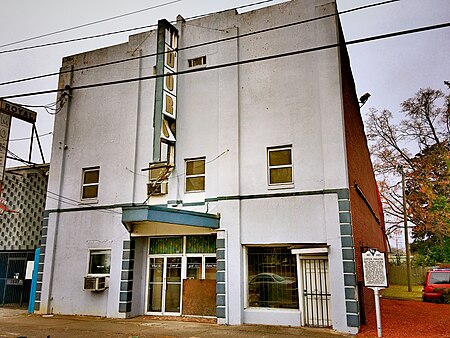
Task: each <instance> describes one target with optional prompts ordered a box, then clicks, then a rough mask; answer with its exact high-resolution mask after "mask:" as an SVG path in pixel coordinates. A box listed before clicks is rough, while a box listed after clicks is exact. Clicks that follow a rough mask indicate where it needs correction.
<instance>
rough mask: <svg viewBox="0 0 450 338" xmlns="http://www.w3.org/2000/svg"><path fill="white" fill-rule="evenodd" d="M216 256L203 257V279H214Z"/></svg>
mask: <svg viewBox="0 0 450 338" xmlns="http://www.w3.org/2000/svg"><path fill="white" fill-rule="evenodd" d="M216 272H217V261H216V257H205V279H214V280H215V279H216Z"/></svg>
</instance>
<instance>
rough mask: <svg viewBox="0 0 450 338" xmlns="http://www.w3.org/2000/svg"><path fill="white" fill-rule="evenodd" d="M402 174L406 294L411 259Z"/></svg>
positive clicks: (409, 283)
mask: <svg viewBox="0 0 450 338" xmlns="http://www.w3.org/2000/svg"><path fill="white" fill-rule="evenodd" d="M400 170H401V173H402V193H403V225H404V232H405V251H406V275H407V279H408V292H411V291H412V289H411V259H410V256H411V254H410V252H409V236H408V214H407V210H406V189H405V172H404V170H403V168H402V167H401V168H400Z"/></svg>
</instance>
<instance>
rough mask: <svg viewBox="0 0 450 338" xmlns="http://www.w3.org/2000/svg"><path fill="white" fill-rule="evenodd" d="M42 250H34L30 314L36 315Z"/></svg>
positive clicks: (29, 304) (29, 303)
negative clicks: (35, 302) (35, 308)
mask: <svg viewBox="0 0 450 338" xmlns="http://www.w3.org/2000/svg"><path fill="white" fill-rule="evenodd" d="M40 254H41V249H39V248H37V249H36V250H34V264H33V276H32V277H31V290H30V301H29V302H28V313H34V301H35V299H36V287H37V276H38V267H39V256H40Z"/></svg>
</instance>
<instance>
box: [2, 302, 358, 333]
mask: <svg viewBox="0 0 450 338" xmlns="http://www.w3.org/2000/svg"><path fill="white" fill-rule="evenodd" d="M227 336H232V337H233V338H241V337H242V338H247V337H260V338H261V337H265V338H282V337H283V338H285V337H322V338H339V337H351V336H346V335H342V334H338V333H335V332H333V331H332V330H328V329H311V328H299V327H282V326H265V325H238V326H225V325H217V324H210V323H199V322H186V321H175V320H170V321H168V320H155V319H151V318H149V317H138V318H132V319H110V318H99V317H89V316H59V315H55V316H50V317H49V316H38V315H28V314H27V313H26V311H25V310H17V309H9V308H0V337H1V338H6V337H7V338H11V337H14V338H19V337H26V338H32V337H33V338H60V337H64V338H65V337H77V338H87V337H89V338H93V337H96V338H97V337H117V338H119V337H127V338H147V337H158V338H162V337H164V338H181V337H183V338H203V337H208V338H214V337H227Z"/></svg>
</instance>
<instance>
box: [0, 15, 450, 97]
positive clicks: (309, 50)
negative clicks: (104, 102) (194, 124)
mask: <svg viewBox="0 0 450 338" xmlns="http://www.w3.org/2000/svg"><path fill="white" fill-rule="evenodd" d="M449 26H450V22H446V23H442V24H437V25H432V26H425V27H420V28H414V29H408V30H404V31H397V32H393V33H387V34H381V35H375V36H371V37H367V38H361V39H356V40H352V41H347V42H343V43H333V44H329V45H322V46H318V47H312V48H307V49H300V50H294V51H290V52H285V53H279V54H272V55H268V56H262V57H258V58H252V59H246V60H241V61H235V62H229V63H223V64H218V65H213V66H209V67H205V68H193V69H187V70H182V71H178V72H173V73H170V74H157V75H150V76H143V77H137V78H129V79H123V80H116V81H108V82H101V83H92V84H88V85H81V86H75V87H72V90H80V89H89V88H95V87H103V86H111V85H120V84H126V83H130V82H136V81H147V80H153V79H157V78H161V77H166V76H168V75H170V76H174V75H186V74H192V73H199V72H204V71H210V70H217V69H222V68H227V67H234V66H239V65H245V64H249V63H255V62H261V61H268V60H273V59H278V58H284V57H290V56H294V55H301V54H306V53H312V52H318V51H323V50H326V49H330V48H337V47H340V46H341V45H347V46H348V45H354V44H359V43H365V42H370V41H377V40H382V39H387V38H392V37H397V36H401V35H409V34H413V33H419V32H425V31H429V30H436V29H441V28H447V27H449ZM62 91H64V89H49V90H43V91H38V92H28V93H21V94H16V95H9V96H5V97H4V99H10V98H19V97H27V96H36V95H44V94H51V93H58V92H62Z"/></svg>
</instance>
